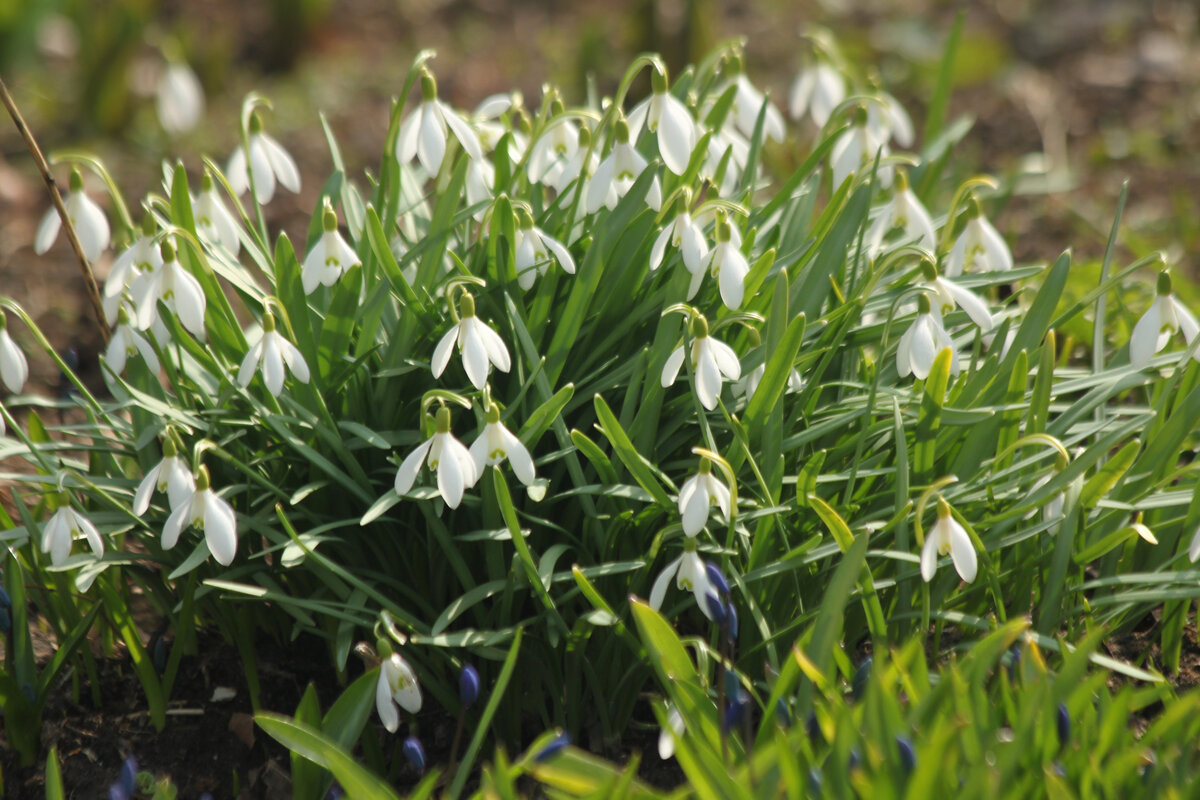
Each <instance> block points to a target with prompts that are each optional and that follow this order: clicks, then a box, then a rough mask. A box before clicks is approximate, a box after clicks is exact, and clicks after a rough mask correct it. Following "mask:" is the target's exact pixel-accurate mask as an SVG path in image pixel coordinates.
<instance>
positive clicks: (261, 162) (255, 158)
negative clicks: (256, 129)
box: [249, 133, 275, 205]
mask: <svg viewBox="0 0 1200 800" xmlns="http://www.w3.org/2000/svg"><path fill="white" fill-rule="evenodd" d="M262 136H263V134H261V133H259V134H252V135H251V136H250V157H249V162H250V177H251V178H252V179H253V181H254V197H255V199H256V200H258V202H259V203H260V204H262V205H265V204H267V203H269V202H271V198H272V197H274V196H275V170H273V169H272V168H271V159H270V156H268V155H267V149H266V148H265V147H264V146H263V143H262Z"/></svg>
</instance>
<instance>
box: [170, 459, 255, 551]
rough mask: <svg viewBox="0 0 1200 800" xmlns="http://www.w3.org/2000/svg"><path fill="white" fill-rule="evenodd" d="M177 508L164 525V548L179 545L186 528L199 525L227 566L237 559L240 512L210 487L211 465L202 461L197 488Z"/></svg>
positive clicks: (212, 547) (210, 545)
mask: <svg viewBox="0 0 1200 800" xmlns="http://www.w3.org/2000/svg"><path fill="white" fill-rule="evenodd" d="M169 496H170V495H169V494H168V497H169ZM173 509H174V510H173V511H172V512H171V516H169V517H167V523H166V524H165V525H164V526H163V534H162V546H163V549H164V550H170V549H171V548H172V547H174V546H175V543H176V542H178V541H179V534H181V533H183V529H184V528H187V527H190V526H193V525H195V526H196V527H198V528H200V530H202V531H204V541H205V542H206V543H207V544H208V549H209V552H211V553H212V554H213V557H214V558H216V559H217V563H218V564H220V565H221V566H223V567H227V566H229V565H230V564H232V563H233V559H234V556H236V555H237V515H236V514H234V511H233V507H232V506H231V505H229V502H228V501H226V500H225V499H224V498H222V497H219V496H218V495H217V493H216V492H214V491H213V490H212V489H211V488H209V477H208V467H205V466H203V465H201V467H200V471H199V472H197V473H196V483H195V490H194V491H193V492H192V494H191V496H190V497H188V498H187V499H186V500H184V501H182V502H181V503H180V504H179V505H177V506H173Z"/></svg>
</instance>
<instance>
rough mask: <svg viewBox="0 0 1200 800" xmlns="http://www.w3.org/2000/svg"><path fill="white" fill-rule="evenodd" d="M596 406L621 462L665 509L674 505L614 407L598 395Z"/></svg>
mask: <svg viewBox="0 0 1200 800" xmlns="http://www.w3.org/2000/svg"><path fill="white" fill-rule="evenodd" d="M594 405H595V408H596V417H597V418H598V419H599V421H600V430H602V431H603V432H604V435H605V436H607V437H608V441H609V442H610V443H611V444H612V446H613V452H615V453H616V454H617V457H618V458H619V459H621V463H622V464H624V465H625V468H626V469H628V470H629V474H630V475H632V476H633V478H634V480H636V481H637V482H638V485H639V486H641V487H642V488H643V489H645V490H646V491H647V492H649V493H650V496H651V497H653V498H654V502H656V503H658V504H659V505H660V506H662V507H663V508H664V509H669V508H671V507H672V503H671V498H670V497H669V496H668V495H667V492H666V490H665V489H663V486H662V484H661V483H660V482H659V480H658V478H656V477H655V476H654V472H653V471H652V470H651V469H650V464H649V462H647V461H646V459H645V458H643V457H642V454H641V453H639V452H638V451H637V450H636V449H635V448H634V446H633V442H631V441H630V440H629V436H628V435H626V433H625V429H624V428H622V427H621V423H620V422H618V421H617V418H616V416H615V415H614V414H613V412H612V409H610V408H609V407H608V403H606V402H604V398H603V397H601V396H600V395H596V397H595V400H594Z"/></svg>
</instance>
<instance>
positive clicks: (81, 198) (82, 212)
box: [33, 169, 111, 261]
mask: <svg viewBox="0 0 1200 800" xmlns="http://www.w3.org/2000/svg"><path fill="white" fill-rule="evenodd" d="M63 207H64V208H66V210H67V219H69V220H71V227H73V228H74V229H75V235H76V236H77V237H78V238H79V246H80V248H81V249H82V250H83V254H84V255H85V256H87V259H88V261H95V260H96V259H97V258H99V257H100V253H101V251H103V250H104V248H106V247H108V242H109V239H110V238H111V231H110V230H109V227H108V218H107V217H105V216H104V212H103V211H101V210H100V206H98V205H96V203H95V202H94V201H93V200H92V199H91V198H90V197H88V196H87V194H86V193H85V192H84V191H83V176H82V175H80V174H79V170H77V169H73V170H71V182H70V191H69V192H68V193H67V196H66V198H64V199H63ZM61 227H62V219H60V218H59V216H58V209H56V208H55V207H54V206H51V207H50V210H49V211H47V212H46V215H45V216H43V217H42V221H41V222H40V223H38V229H37V234H36V235H35V236H34V239H33V252H35V253H37V254H38V255H41V254H42V253H45V252H46V251H47V250H49V249H50V245H52V244H54V240H55V239H57V238H58V231H59V229H60V228H61Z"/></svg>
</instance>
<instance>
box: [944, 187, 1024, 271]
mask: <svg viewBox="0 0 1200 800" xmlns="http://www.w3.org/2000/svg"><path fill="white" fill-rule="evenodd" d="M1012 267H1013V257H1012V251H1010V250H1009V249H1008V244H1007V243H1006V242H1005V241H1004V237H1003V236H1001V235H1000V234H999V232H998V231H997V230H996V229H995V228H994V227H993V226H992V223H990V222H988V220H987V217H985V216H983V211H982V210H980V208H979V201H978V200H976V199H975V198H974V197H972V198H971V199H970V200H969V201H968V204H967V225H966V227H965V228H963V232H962V233H960V234H959V235H958V239H956V240H955V242H954V246H953V247H952V248H950V252H949V253H948V254H947V255H946V275H947V276H948V277H951V278H954V277H957V276H959V275H961V274H963V272H965V271H970V270H975V271H978V272H995V271H997V270H1008V269H1012Z"/></svg>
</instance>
